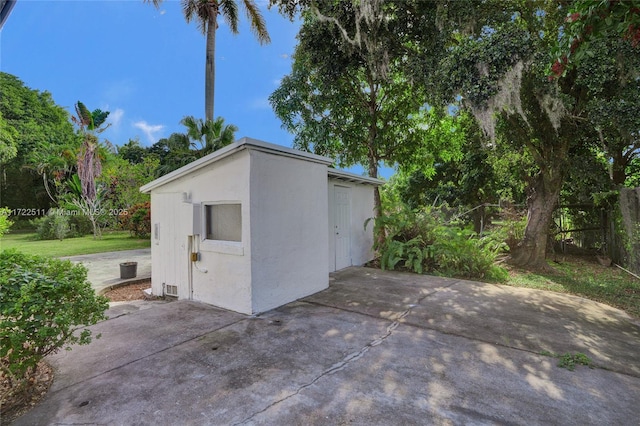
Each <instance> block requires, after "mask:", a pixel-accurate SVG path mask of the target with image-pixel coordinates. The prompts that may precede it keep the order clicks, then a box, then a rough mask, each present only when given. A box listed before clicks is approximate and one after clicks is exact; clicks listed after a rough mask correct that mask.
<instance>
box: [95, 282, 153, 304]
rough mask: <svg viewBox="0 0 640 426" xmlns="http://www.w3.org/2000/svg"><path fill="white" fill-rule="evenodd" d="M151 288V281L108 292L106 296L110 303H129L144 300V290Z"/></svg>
mask: <svg viewBox="0 0 640 426" xmlns="http://www.w3.org/2000/svg"><path fill="white" fill-rule="evenodd" d="M148 288H151V280H146V281H140V282H137V283H135V284H129V285H125V286H122V287H117V288H114V289H113V290H109V291H107V292H106V293H105V294H104V296H105V297H106V298H107V299H109V301H110V302H128V301H130V300H144V299H145V294H144V292H143V290H146V289H148Z"/></svg>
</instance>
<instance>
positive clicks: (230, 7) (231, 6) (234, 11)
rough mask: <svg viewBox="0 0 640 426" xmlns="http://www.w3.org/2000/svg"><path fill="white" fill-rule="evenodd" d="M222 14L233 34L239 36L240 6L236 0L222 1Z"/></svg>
mask: <svg viewBox="0 0 640 426" xmlns="http://www.w3.org/2000/svg"><path fill="white" fill-rule="evenodd" d="M219 8H220V14H221V15H222V18H223V19H224V21H225V22H226V23H227V25H228V26H229V30H230V31H231V32H232V33H233V34H238V22H239V20H240V18H239V17H238V4H237V3H236V0H222V1H221V2H220V4H219Z"/></svg>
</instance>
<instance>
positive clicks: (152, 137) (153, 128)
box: [133, 120, 164, 144]
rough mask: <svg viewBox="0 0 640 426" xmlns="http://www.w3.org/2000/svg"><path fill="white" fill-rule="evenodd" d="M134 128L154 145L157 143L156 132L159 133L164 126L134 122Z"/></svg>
mask: <svg viewBox="0 0 640 426" xmlns="http://www.w3.org/2000/svg"><path fill="white" fill-rule="evenodd" d="M133 125H134V126H135V127H137V128H138V129H140V130H142V131H143V132H144V134H145V135H146V136H147V139H149V142H151V143H152V144H153V143H156V142H157V141H158V135H157V133H158V132H161V131H162V130H163V129H164V125H162V124H149V123H147V122H146V121H144V120H142V121H136V122H135V123H133Z"/></svg>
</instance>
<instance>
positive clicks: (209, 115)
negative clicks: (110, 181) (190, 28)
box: [204, 6, 218, 120]
mask: <svg viewBox="0 0 640 426" xmlns="http://www.w3.org/2000/svg"><path fill="white" fill-rule="evenodd" d="M209 7H210V8H211V9H212V10H211V11H210V12H209V20H208V22H207V42H206V62H205V67H204V117H205V120H213V104H214V102H215V99H214V95H215V83H216V58H215V55H216V27H217V26H218V22H217V17H218V15H217V13H216V12H215V11H214V10H213V8H212V7H211V6H209Z"/></svg>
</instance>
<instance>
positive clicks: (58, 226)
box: [31, 209, 71, 241]
mask: <svg viewBox="0 0 640 426" xmlns="http://www.w3.org/2000/svg"><path fill="white" fill-rule="evenodd" d="M31 224H32V225H33V226H34V227H35V228H36V238H37V239H39V240H60V241H62V240H63V239H64V238H65V237H67V236H68V235H69V232H70V231H71V228H70V226H69V216H67V215H65V214H62V213H60V212H59V211H58V210H56V209H51V210H50V211H49V213H48V214H47V215H46V216H42V217H39V218H37V219H33V220H31Z"/></svg>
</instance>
